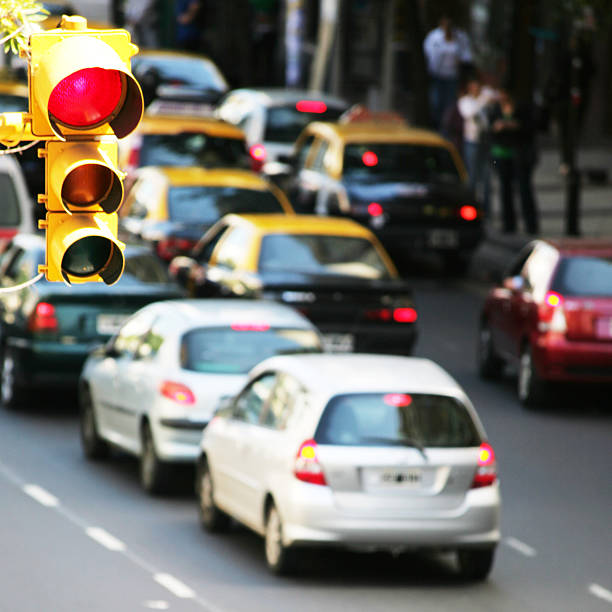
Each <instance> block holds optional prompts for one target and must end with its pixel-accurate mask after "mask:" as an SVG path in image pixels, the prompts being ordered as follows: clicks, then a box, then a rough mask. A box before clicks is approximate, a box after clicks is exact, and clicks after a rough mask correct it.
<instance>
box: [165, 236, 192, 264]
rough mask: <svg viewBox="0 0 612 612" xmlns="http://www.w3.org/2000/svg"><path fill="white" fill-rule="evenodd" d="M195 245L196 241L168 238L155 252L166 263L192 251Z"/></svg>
mask: <svg viewBox="0 0 612 612" xmlns="http://www.w3.org/2000/svg"><path fill="white" fill-rule="evenodd" d="M195 244H196V243H195V241H194V240H189V239H187V238H166V239H164V240H160V241H159V242H158V243H157V245H156V247H155V250H156V252H157V254H158V255H159V256H160V257H161V258H162V259H163V260H164V261H170V260H171V259H172V258H173V257H176V256H177V255H181V254H183V253H187V252H188V251H190V250H191V249H192V248H193V247H194V246H195Z"/></svg>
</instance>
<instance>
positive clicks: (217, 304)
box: [147, 299, 316, 332]
mask: <svg viewBox="0 0 612 612" xmlns="http://www.w3.org/2000/svg"><path fill="white" fill-rule="evenodd" d="M147 308H153V309H155V311H156V312H160V313H161V312H163V313H164V316H166V317H168V316H170V317H173V318H174V319H175V321H176V327H175V329H176V331H177V332H180V331H182V330H185V329H189V328H191V327H194V326H197V327H202V326H211V327H217V326H225V325H227V326H229V325H231V324H235V323H241V324H250V323H253V324H264V323H265V324H268V325H270V327H288V328H297V329H316V328H315V327H314V325H313V324H312V323H311V322H310V321H309V320H308V319H307V318H306V317H304V316H303V315H302V314H300V313H299V312H297V311H296V310H294V309H293V308H291V307H289V306H285V305H283V304H279V303H277V302H272V301H267V300H248V299H244V300H242V299H181V300H165V301H163V302H158V303H155V304H151V305H150V306H148V307H147Z"/></svg>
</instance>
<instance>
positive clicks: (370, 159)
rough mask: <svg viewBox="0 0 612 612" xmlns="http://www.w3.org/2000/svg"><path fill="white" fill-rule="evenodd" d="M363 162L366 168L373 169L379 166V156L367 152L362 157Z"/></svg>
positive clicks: (372, 152)
mask: <svg viewBox="0 0 612 612" xmlns="http://www.w3.org/2000/svg"><path fill="white" fill-rule="evenodd" d="M361 161H362V162H363V165H364V166H367V167H368V168H373V167H374V166H378V155H376V153H374V151H366V152H365V153H364V154H363V155H362V156H361Z"/></svg>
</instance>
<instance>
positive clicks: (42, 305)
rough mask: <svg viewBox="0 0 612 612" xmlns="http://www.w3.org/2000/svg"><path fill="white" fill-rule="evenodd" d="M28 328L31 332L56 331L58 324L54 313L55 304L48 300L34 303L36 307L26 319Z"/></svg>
mask: <svg viewBox="0 0 612 612" xmlns="http://www.w3.org/2000/svg"><path fill="white" fill-rule="evenodd" d="M28 329H29V330H30V331H31V332H33V333H37V332H56V331H58V329H59V325H58V323H57V317H56V315H55V306H53V304H49V303H48V302H39V303H38V304H36V308H35V309H34V312H33V313H32V314H31V315H30V318H29V320H28Z"/></svg>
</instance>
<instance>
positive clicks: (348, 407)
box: [314, 392, 482, 449]
mask: <svg viewBox="0 0 612 612" xmlns="http://www.w3.org/2000/svg"><path fill="white" fill-rule="evenodd" d="M314 439H315V441H316V442H317V443H318V444H338V445H347V446H413V447H416V448H420V449H422V448H424V447H442V448H447V447H468V446H478V445H480V443H481V441H482V440H481V437H480V434H479V433H478V430H477V428H476V425H475V424H474V421H473V420H472V417H471V416H470V414H469V413H468V411H467V409H466V408H465V406H464V405H463V404H462V403H461V402H460V401H459V400H458V399H456V398H454V397H448V396H445V395H434V394H431V395H430V394H421V393H411V394H408V393H397V392H392V393H356V394H347V395H337V396H335V397H333V398H332V399H331V400H330V401H329V403H328V404H327V406H326V408H325V411H324V412H323V415H322V416H321V420H320V421H319V425H318V427H317V430H316V433H315V437H314Z"/></svg>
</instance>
